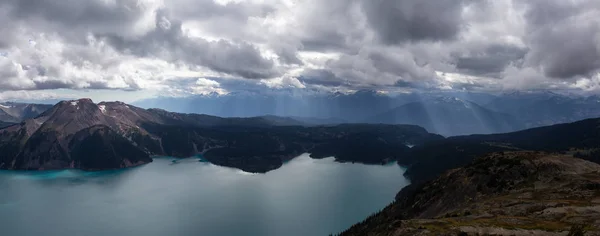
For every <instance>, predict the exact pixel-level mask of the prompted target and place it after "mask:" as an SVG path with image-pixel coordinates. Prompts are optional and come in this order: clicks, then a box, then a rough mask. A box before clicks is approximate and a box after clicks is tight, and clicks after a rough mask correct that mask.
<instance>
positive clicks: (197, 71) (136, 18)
mask: <svg viewBox="0 0 600 236" xmlns="http://www.w3.org/2000/svg"><path fill="white" fill-rule="evenodd" d="M0 21H2V22H3V24H1V25H0V34H2V35H3V37H1V38H0V91H2V92H10V91H31V92H40V91H44V93H45V94H51V93H52V91H53V90H55V89H63V90H64V89H67V90H123V91H149V92H153V93H161V92H164V93H168V94H173V95H174V96H175V95H177V93H181V94H179V95H185V94H194V93H210V92H217V93H230V92H236V91H240V90H247V89H249V88H251V90H253V91H257V92H258V91H260V90H261V89H262V90H272V89H284V88H288V89H289V88H294V89H307V90H324V91H337V90H357V89H374V90H395V89H399V88H400V89H413V90H423V89H425V90H428V89H445V90H474V91H476V90H485V91H501V90H520V89H553V90H560V89H569V90H573V89H575V90H581V91H586V92H590V91H591V92H593V91H600V78H599V75H598V74H599V72H600V2H598V1H595V0H574V1H561V0H497V1H492V0H330V1H320V0H301V1H287V0H264V1H258V0H240V1H223V0H219V1H215V0H200V1H191V0H172V1H166V0H110V1H106V0H89V1H76V0H57V1H51V0H0ZM11 94H31V93H30V92H14V93H11ZM149 94H150V93H149ZM49 96H50V95H49Z"/></svg>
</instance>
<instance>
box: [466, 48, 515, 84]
mask: <svg viewBox="0 0 600 236" xmlns="http://www.w3.org/2000/svg"><path fill="white" fill-rule="evenodd" d="M526 54H527V50H526V49H523V48H519V47H515V46H512V45H499V44H496V45H490V46H489V47H487V48H486V49H485V50H484V51H476V52H470V53H467V54H466V55H456V56H455V57H456V59H455V60H456V62H455V63H456V69H457V70H458V71H460V72H462V73H466V74H470V75H478V76H487V77H495V78H497V77H499V76H500V74H501V73H502V72H503V71H504V69H505V68H506V66H508V65H509V64H511V63H513V64H514V63H520V62H519V61H520V60H522V59H523V57H524V56H525V55H526Z"/></svg>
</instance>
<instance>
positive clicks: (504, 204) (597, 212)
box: [341, 152, 600, 235]
mask: <svg viewBox="0 0 600 236" xmlns="http://www.w3.org/2000/svg"><path fill="white" fill-rule="evenodd" d="M341 235H600V165H598V164H595V163H592V162H588V161H586V160H582V159H578V158H574V157H571V156H568V155H562V154H550V153H543V152H504V153H495V154H489V155H487V156H484V157H481V158H478V159H476V160H475V161H474V162H473V163H471V164H470V165H468V166H466V167H464V168H459V169H454V170H451V171H448V172H446V173H445V174H443V175H441V176H440V177H438V178H437V179H435V180H433V181H430V182H426V183H424V184H421V185H417V186H409V187H407V188H405V189H403V190H402V191H401V192H400V193H399V194H398V196H397V197H396V201H395V202H394V203H392V204H391V205H389V206H388V207H386V208H385V209H383V210H382V211H381V212H379V213H377V214H374V215H373V216H371V217H369V218H368V219H366V220H365V221H363V222H361V223H358V224H356V225H355V226H353V227H352V228H350V229H349V230H347V231H346V232H343V233H342V234H341Z"/></svg>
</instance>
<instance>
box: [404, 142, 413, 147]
mask: <svg viewBox="0 0 600 236" xmlns="http://www.w3.org/2000/svg"><path fill="white" fill-rule="evenodd" d="M404 145H406V146H407V147H408V148H413V147H415V145H414V144H410V143H405V144H404Z"/></svg>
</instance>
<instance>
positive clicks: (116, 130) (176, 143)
mask: <svg viewBox="0 0 600 236" xmlns="http://www.w3.org/2000/svg"><path fill="white" fill-rule="evenodd" d="M297 123H298V122H294V121H293V120H290V119H287V118H274V117H254V118H220V117H214V116H208V115H198V114H181V113H173V112H167V111H164V110H159V109H142V108H138V107H135V106H131V105H128V104H125V103H121V102H102V103H98V104H95V103H94V102H92V101H91V100H89V99H80V100H74V101H63V102H60V103H58V104H57V105H55V106H54V107H52V108H51V109H49V110H47V111H45V112H44V113H42V114H41V115H39V116H37V117H35V118H33V119H28V120H25V121H24V122H21V123H20V124H17V125H13V126H10V127H7V128H4V129H0V168H2V169H26V170H39V169H61V168H79V169H89V170H96V169H112V168H123V167H130V166H136V165H140V164H143V163H147V162H150V161H152V159H151V158H150V157H151V156H155V155H159V156H175V157H191V156H194V155H202V156H203V157H204V158H205V159H206V160H208V161H210V162H212V163H214V164H218V165H223V166H230V167H236V168H240V169H242V170H245V171H249V172H266V171H270V170H273V169H276V168H279V167H280V166H281V165H282V164H283V162H284V161H286V160H288V159H290V158H293V157H295V156H297V155H299V154H301V153H304V152H311V153H313V156H314V157H315V158H319V157H326V156H335V157H336V158H337V160H339V161H355V162H364V163H386V162H389V161H392V160H395V159H397V158H398V157H401V156H402V155H406V153H407V152H408V150H409V148H408V147H407V146H406V145H405V144H406V143H411V144H417V145H418V144H424V143H426V142H429V141H432V140H439V139H442V137H441V136H439V135H434V134H430V133H428V132H427V131H425V129H423V128H420V127H416V126H407V125H404V126H402V125H359V124H357V125H338V126H327V127H325V126H318V127H306V126H299V125H296V126H288V125H290V124H297ZM365 137H368V140H365ZM365 141H368V142H365Z"/></svg>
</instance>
